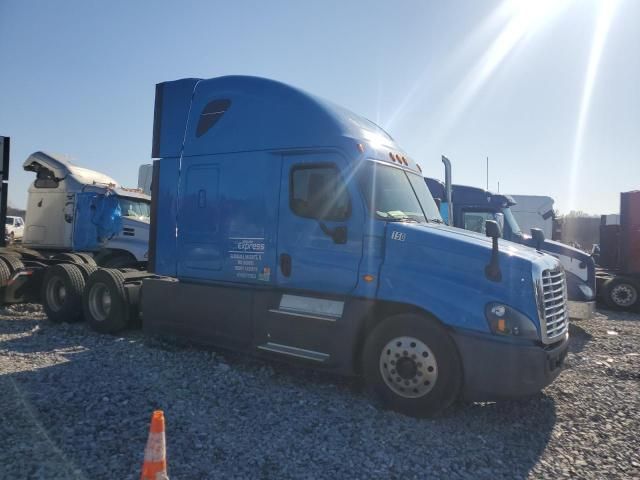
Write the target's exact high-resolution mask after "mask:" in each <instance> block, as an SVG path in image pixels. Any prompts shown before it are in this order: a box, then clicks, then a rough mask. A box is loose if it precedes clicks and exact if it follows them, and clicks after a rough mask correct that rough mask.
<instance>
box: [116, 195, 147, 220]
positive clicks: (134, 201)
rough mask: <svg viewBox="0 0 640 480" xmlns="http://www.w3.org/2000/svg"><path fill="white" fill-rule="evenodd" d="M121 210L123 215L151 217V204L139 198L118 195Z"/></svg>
mask: <svg viewBox="0 0 640 480" xmlns="http://www.w3.org/2000/svg"><path fill="white" fill-rule="evenodd" d="M118 203H119V204H120V210H121V211H122V216H123V217H133V218H149V217H151V204H150V203H149V202H148V201H146V200H141V199H139V198H129V197H118Z"/></svg>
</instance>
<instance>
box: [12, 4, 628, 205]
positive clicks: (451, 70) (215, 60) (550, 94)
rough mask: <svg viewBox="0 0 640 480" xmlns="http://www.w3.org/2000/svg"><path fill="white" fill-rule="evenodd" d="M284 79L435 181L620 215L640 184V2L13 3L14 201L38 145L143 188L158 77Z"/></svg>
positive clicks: (22, 194)
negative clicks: (377, 131)
mask: <svg viewBox="0 0 640 480" xmlns="http://www.w3.org/2000/svg"><path fill="white" fill-rule="evenodd" d="M230 74H246V75H257V76H262V77H268V78H272V79H276V80H279V81H283V82H285V83H290V84H292V85H294V86H297V87H300V88H302V89H304V90H307V91H309V92H311V93H314V94H316V95H318V96H321V97H324V98H327V99H329V100H331V101H333V102H335V103H338V104H341V105H343V106H345V107H347V108H349V109H350V110H353V111H355V112H357V113H359V114H361V115H363V116H365V117H367V118H369V119H370V120H372V121H374V122H376V123H378V124H379V125H381V126H382V127H383V128H385V129H386V130H387V131H388V132H389V133H390V134H391V135H392V136H393V137H394V138H395V140H396V141H397V142H398V143H399V144H400V145H401V146H402V148H403V149H404V150H406V151H407V152H408V154H409V155H410V156H412V157H413V158H414V159H416V160H417V161H418V162H419V163H420V164H421V165H422V167H423V170H424V172H425V174H426V175H427V176H433V177H437V178H443V176H444V172H443V168H442V163H441V161H440V157H441V155H443V154H444V155H447V156H448V157H449V158H450V159H451V161H452V163H453V180H454V183H459V184H467V185H475V186H486V158H487V157H488V158H489V188H490V189H491V190H494V191H495V190H498V187H499V191H500V192H501V193H509V194H529V195H547V196H551V197H553V198H554V199H555V208H557V209H558V210H560V212H561V213H567V212H568V211H569V210H582V211H584V212H587V213H590V214H602V213H616V212H617V211H618V210H619V192H621V191H628V190H636V189H640V1H636V0H507V1H498V0H496V1H492V0H466V1H463V0H448V1H435V0H433V1H426V0H405V1H402V2H390V1H366V2H364V1H363V2H358V1H344V0H341V1H333V0H323V1H316V2H299V1H294V0H291V1H257V0H256V1H250V0H246V1H244V0H239V1H235V2H229V1H199V2H198V1H181V2H169V1H154V2H130V1H119V0H111V1H91V0H78V1H75V0H68V1H66V0H59V1H56V2H52V1H35V0H34V1H24V0H0V135H4V136H10V137H11V145H12V151H11V156H12V157H11V169H12V171H11V178H10V186H9V200H10V204H12V205H13V206H17V207H24V206H25V204H26V196H27V188H28V185H29V183H30V182H31V181H32V180H33V176H32V175H33V174H32V173H27V172H23V171H22V168H21V165H22V162H23V161H24V160H25V159H26V158H27V157H28V156H29V154H31V153H32V152H34V151H37V150H44V151H51V152H58V153H64V154H67V155H69V156H70V157H71V158H72V159H73V160H74V162H75V163H77V164H79V165H82V166H84V167H87V168H92V169H95V170H99V171H101V172H104V173H106V174H108V175H110V176H112V177H114V178H115V179H116V180H118V181H119V182H120V183H122V184H123V185H125V186H136V184H137V174H138V167H139V165H141V164H143V163H149V162H150V161H151V134H152V125H153V103H154V92H155V84H156V83H159V82H163V81H168V80H175V79H178V78H184V77H200V78H211V77H216V76H222V75H230Z"/></svg>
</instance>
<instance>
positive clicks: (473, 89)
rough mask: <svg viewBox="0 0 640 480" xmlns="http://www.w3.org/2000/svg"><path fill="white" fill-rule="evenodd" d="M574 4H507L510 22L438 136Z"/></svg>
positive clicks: (537, 0) (538, 0)
mask: <svg viewBox="0 0 640 480" xmlns="http://www.w3.org/2000/svg"><path fill="white" fill-rule="evenodd" d="M571 1H572V0H507V1H506V2H504V3H503V4H502V5H501V6H500V7H498V11H500V12H501V15H502V14H506V15H507V17H508V18H509V20H508V21H507V23H506V25H505V26H504V28H503V29H502V30H501V31H500V33H499V34H498V35H497V37H496V38H495V40H494V41H493V42H492V43H491V45H490V46H489V48H488V49H487V51H486V52H485V53H484V54H483V55H482V56H481V57H480V59H479V60H478V62H477V63H476V64H475V65H474V66H473V67H472V68H471V70H470V71H469V73H468V74H467V75H466V76H465V77H464V79H463V80H462V82H461V83H460V84H459V85H458V87H457V88H456V89H455V90H454V93H453V95H452V99H453V100H452V103H451V105H450V106H449V108H447V113H446V115H445V116H444V118H443V119H442V123H441V124H440V129H439V132H440V133H445V132H446V130H447V129H449V128H450V127H451V125H452V124H454V123H455V121H456V120H457V119H458V118H459V117H460V115H461V114H462V113H463V112H464V111H465V110H466V109H467V107H468V106H469V104H470V103H471V102H472V101H473V99H474V98H475V97H476V96H477V95H478V92H479V91H480V89H481V88H482V87H483V86H484V85H485V84H486V83H487V82H488V81H489V79H490V78H491V77H492V75H493V74H494V73H495V71H496V69H497V68H498V67H499V66H500V65H501V64H502V63H503V62H504V61H505V59H506V58H507V56H508V55H509V54H510V53H512V52H513V50H514V49H515V47H516V46H518V45H519V44H520V43H521V42H522V41H523V40H525V39H526V38H527V37H529V36H531V35H532V34H534V33H535V32H536V31H538V30H539V29H540V28H542V27H543V26H544V25H545V24H547V23H549V22H550V21H551V20H552V19H553V18H554V17H555V16H556V15H557V14H559V13H560V12H561V11H562V10H564V9H565V8H566V7H567V5H568V4H569V3H570V2H571ZM502 12H504V13H502Z"/></svg>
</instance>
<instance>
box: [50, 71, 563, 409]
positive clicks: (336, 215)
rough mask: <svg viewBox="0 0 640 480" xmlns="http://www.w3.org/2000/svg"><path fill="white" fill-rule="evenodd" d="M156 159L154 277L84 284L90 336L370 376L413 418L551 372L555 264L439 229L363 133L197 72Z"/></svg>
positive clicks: (373, 135) (557, 310)
mask: <svg viewBox="0 0 640 480" xmlns="http://www.w3.org/2000/svg"><path fill="white" fill-rule="evenodd" d="M153 157H154V158H155V159H156V160H154V162H153V178H152V192H153V195H152V205H151V233H150V241H149V261H148V267H149V271H134V270H131V269H105V268H100V269H97V270H96V271H95V272H93V273H91V275H90V276H89V277H88V278H87V280H86V284H84V285H83V286H82V291H81V292H80V297H81V298H80V300H81V302H82V307H83V312H84V316H85V318H86V319H87V321H88V322H89V323H90V325H91V326H92V327H93V328H95V329H96V330H98V331H102V332H115V331H118V330H120V329H122V328H125V327H127V325H129V324H130V323H132V322H134V321H136V318H138V316H139V315H140V314H141V315H142V328H143V330H144V331H145V332H149V333H153V334H170V335H179V336H186V337H188V338H191V339H195V340H198V341H201V342H206V343H211V344H213V345H217V346H222V347H225V348H231V349H235V350H239V351H243V352H249V353H252V354H255V355H259V356H264V357H268V358H273V359H290V360H295V361H300V362H303V363H305V364H308V365H311V366H314V367H318V368H323V369H328V370H331V371H334V372H338V373H342V374H348V375H354V374H357V375H362V376H363V377H364V379H365V380H366V383H367V385H368V386H369V389H370V390H371V391H372V393H374V394H376V395H377V396H378V398H380V399H381V400H382V402H383V403H384V404H385V405H387V406H388V407H390V408H394V409H397V410H399V411H401V412H404V413H407V414H410V415H418V416H422V415H430V414H433V413H435V412H438V411H440V410H441V409H443V408H445V407H446V406H447V405H449V404H450V403H451V402H453V401H454V400H455V399H456V398H459V397H460V396H462V397H464V398H466V399H467V400H472V401H473V400H478V401H479V400H495V399H498V398H503V397H513V396H521V395H528V394H533V393H535V392H538V391H539V390H540V389H541V388H543V387H544V386H545V385H547V384H549V383H550V382H552V381H553V380H554V379H555V378H556V376H557V375H558V374H559V372H560V370H561V367H562V364H563V360H564V358H565V355H566V352H567V346H568V317H567V314H566V286H565V276H564V271H563V269H562V267H561V265H560V262H559V261H558V260H557V259H555V258H553V257H551V256H549V255H546V254H543V253H540V252H538V251H536V250H534V249H530V248H528V247H523V246H519V245H516V244H513V243H509V242H503V241H500V240H499V239H498V237H499V234H500V232H499V229H498V226H497V224H496V223H495V222H492V221H490V222H488V223H487V227H486V228H487V236H485V235H479V234H475V233H472V232H464V231H461V230H459V229H455V228H451V227H448V226H446V225H444V224H443V221H442V219H441V216H440V213H439V211H438V208H437V206H436V204H435V202H434V200H433V198H432V196H431V195H430V194H429V190H428V189H427V186H426V184H425V183H424V180H423V177H422V175H421V171H420V167H419V166H418V165H417V164H416V163H415V162H414V161H413V160H412V159H411V158H410V157H409V156H408V155H407V154H406V153H405V152H404V151H403V150H402V149H401V148H400V146H399V145H397V144H396V143H395V141H394V140H393V139H392V138H391V137H390V136H389V135H388V134H387V133H385V132H384V131H383V130H382V129H381V128H379V127H378V126H376V125H375V124H373V123H372V122H370V121H368V120H366V119H364V118H362V117H360V116H358V115H356V114H354V113H351V112H349V111H347V110H345V109H343V108H340V107H338V106H335V105H333V104H330V103H328V102H326V101H323V100H320V99H318V98H316V97H314V96H312V95H309V94H307V93H305V92H303V91H300V90H298V89H295V88H292V87H290V86H287V85H284V84H282V83H279V82H275V81H271V80H266V79H261V78H254V77H242V76H228V77H221V78H214V79H210V80H201V79H191V78H189V79H183V80H177V81H172V82H165V83H161V84H159V85H157V88H156V105H155V119H154V130H153ZM61 281H62V283H64V281H65V279H64V278H62V279H61ZM72 294H73V295H72ZM45 301H46V300H45ZM65 301H68V302H71V301H73V302H77V301H78V290H77V289H76V290H73V292H71V291H69V290H68V291H67V292H66V296H65Z"/></svg>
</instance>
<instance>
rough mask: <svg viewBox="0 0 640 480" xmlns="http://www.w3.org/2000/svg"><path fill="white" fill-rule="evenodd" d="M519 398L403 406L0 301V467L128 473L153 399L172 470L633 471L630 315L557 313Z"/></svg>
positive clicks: (58, 474) (318, 377)
mask: <svg viewBox="0 0 640 480" xmlns="http://www.w3.org/2000/svg"><path fill="white" fill-rule="evenodd" d="M572 335H573V336H572V343H571V353H570V354H569V356H568V360H567V369H566V370H565V371H564V372H563V373H562V374H561V376H560V377H559V378H558V380H556V382H555V383H554V384H552V385H551V386H550V387H548V388H547V389H545V391H544V392H543V393H542V394H540V395H537V396H535V397H533V398H530V399H526V400H520V401H509V402H501V403H490V404H466V405H457V406H456V407H454V408H453V409H451V410H450V411H448V412H447V413H446V414H445V415H444V416H443V417H441V418H438V419H433V420H416V419H413V418H408V417H404V416H402V415H400V414H396V413H393V412H388V411H383V410H380V409H378V408H377V407H375V406H374V405H372V404H371V402H370V401H369V399H368V398H366V397H365V395H364V394H363V393H362V390H363V389H362V386H361V385H360V383H359V381H357V380H349V379H344V378H341V377H335V376H330V375H326V374H319V373H314V372H311V371H308V370H304V369H299V368H295V367H291V366H287V365H284V364H274V363H265V362H262V361H259V360H256V359H253V358H250V357H246V356H240V355H236V354H230V353H226V352H219V351H213V350H208V349H201V348H197V347H194V346H190V345H185V344H178V343H175V342H167V341H165V340H160V339H157V338H146V337H144V336H143V335H142V333H141V332H139V331H131V332H127V333H126V334H125V335H124V336H122V337H114V336H110V335H99V334H96V333H93V332H92V331H90V330H89V329H88V327H87V326H86V325H85V324H73V325H68V324H61V325H54V324H52V323H50V322H49V321H48V320H47V319H46V316H45V315H44V314H43V313H42V312H41V309H40V308H39V307H38V306H34V305H31V306H22V307H14V308H7V309H4V310H0V478H2V479H21V478H29V479H31V478H42V479H57V478H61V479H66V478H82V479H83V478H87V479H88V478H91V479H96V478H105V479H137V478H139V475H140V466H141V462H142V454H143V450H144V445H145V441H146V436H147V429H148V423H149V419H150V416H151V412H152V411H153V410H154V409H156V408H161V409H163V410H164V411H165V417H166V419H167V444H168V446H167V450H168V463H169V473H170V477H171V478H172V480H177V479H190V480H191V479H200V478H220V479H227V478H229V479H231V478H275V479H285V478H309V479H312V478H366V479H370V478H403V479H404V478H416V479H423V478H488V479H495V478H510V479H512V478H553V479H557V478H589V479H601V478H605V477H607V478H639V477H640V440H639V437H638V432H639V431H640V409H639V407H640V314H623V313H616V312H602V313H601V314H599V315H598V316H597V317H596V318H595V319H593V320H590V321H588V322H580V323H576V324H574V325H572Z"/></svg>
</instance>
